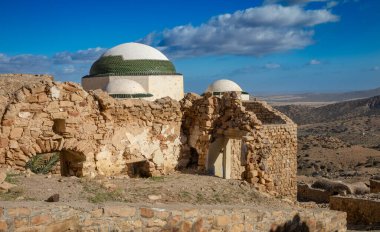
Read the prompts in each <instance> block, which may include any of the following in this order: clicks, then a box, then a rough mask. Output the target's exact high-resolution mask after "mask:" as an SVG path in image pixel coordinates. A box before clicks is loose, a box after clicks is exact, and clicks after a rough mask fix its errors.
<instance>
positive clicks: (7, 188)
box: [0, 181, 17, 192]
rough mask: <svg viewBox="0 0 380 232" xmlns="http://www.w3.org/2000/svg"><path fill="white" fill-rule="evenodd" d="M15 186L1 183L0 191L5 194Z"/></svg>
mask: <svg viewBox="0 0 380 232" xmlns="http://www.w3.org/2000/svg"><path fill="white" fill-rule="evenodd" d="M16 186H17V185H15V184H11V183H8V182H5V181H4V182H3V183H1V184H0V190H1V191H5V192H7V191H8V190H9V189H11V188H14V187H16Z"/></svg>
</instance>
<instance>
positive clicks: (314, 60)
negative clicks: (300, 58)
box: [309, 59, 322, 65]
mask: <svg viewBox="0 0 380 232" xmlns="http://www.w3.org/2000/svg"><path fill="white" fill-rule="evenodd" d="M321 63H322V62H321V61H320V60H316V59H312V60H310V61H309V65H318V64H321Z"/></svg>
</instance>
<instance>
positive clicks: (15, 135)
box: [9, 127, 24, 139]
mask: <svg viewBox="0 0 380 232" xmlns="http://www.w3.org/2000/svg"><path fill="white" fill-rule="evenodd" d="M23 132H24V129H23V128H19V127H15V128H13V129H12V130H11V133H10V135H9V138H10V139H19V138H21V136H22V133H23Z"/></svg>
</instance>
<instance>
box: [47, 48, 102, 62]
mask: <svg viewBox="0 0 380 232" xmlns="http://www.w3.org/2000/svg"><path fill="white" fill-rule="evenodd" d="M105 50H106V49H104V48H100V47H96V48H89V49H86V50H78V51H76V52H68V51H64V52H58V53H56V54H55V55H54V56H53V60H54V63H56V64H70V63H73V62H84V63H86V62H91V61H94V60H96V59H97V58H99V56H100V55H101V54H102V53H104V52H105Z"/></svg>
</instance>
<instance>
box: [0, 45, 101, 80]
mask: <svg viewBox="0 0 380 232" xmlns="http://www.w3.org/2000/svg"><path fill="white" fill-rule="evenodd" d="M104 51H105V49H104V48H89V49H86V50H79V51H76V52H67V51H64V52H58V53H56V54H54V55H53V56H51V57H48V56H42V55H31V54H21V55H16V56H7V55H6V54H4V53H0V73H36V74H37V73H42V74H43V73H49V74H53V75H55V77H56V78H57V79H59V80H62V79H65V78H69V80H77V81H78V80H79V78H80V77H82V76H84V75H86V74H88V70H89V69H90V66H91V64H92V63H93V62H94V61H95V60H96V59H98V58H99V56H100V55H101V54H102V53H103V52H104Z"/></svg>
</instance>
